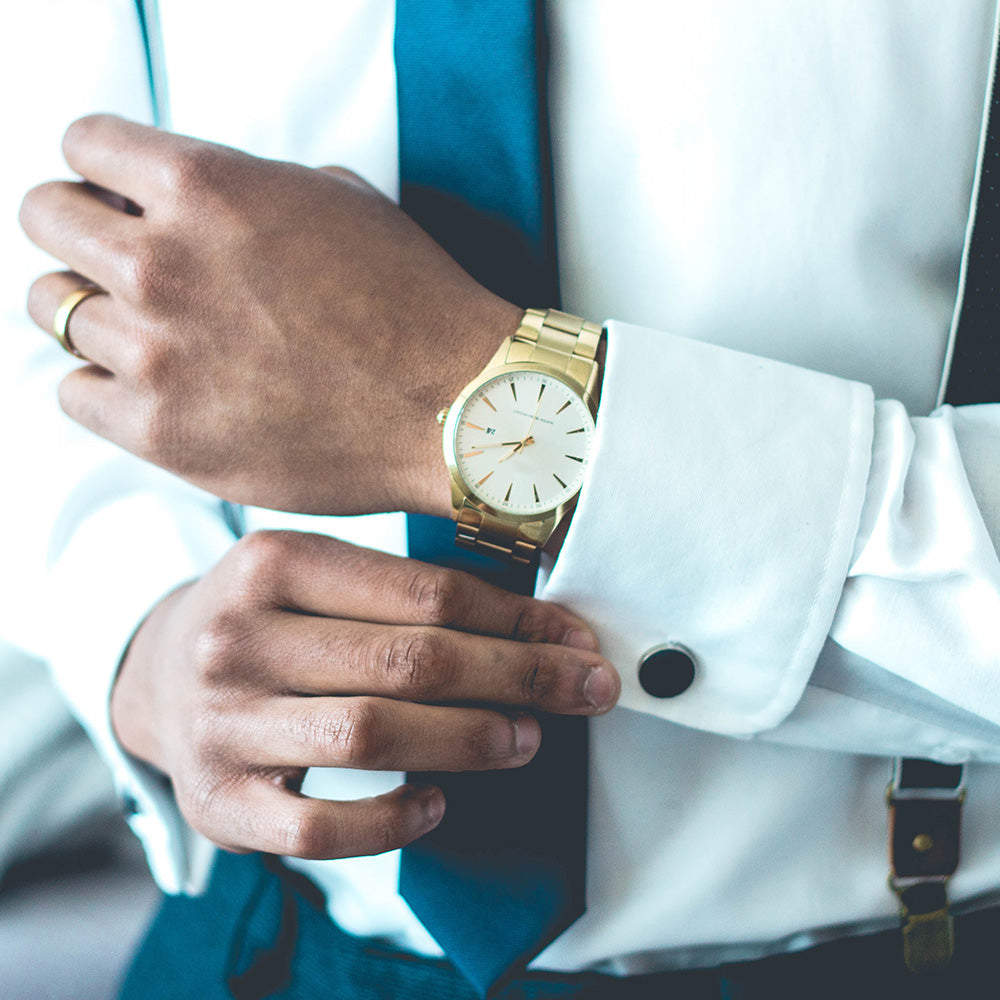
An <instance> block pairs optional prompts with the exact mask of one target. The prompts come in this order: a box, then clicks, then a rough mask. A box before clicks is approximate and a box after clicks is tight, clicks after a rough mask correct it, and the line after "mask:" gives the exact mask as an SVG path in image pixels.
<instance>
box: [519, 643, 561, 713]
mask: <svg viewBox="0 0 1000 1000" xmlns="http://www.w3.org/2000/svg"><path fill="white" fill-rule="evenodd" d="M553 687H554V676H553V672H552V669H551V664H550V662H549V660H548V658H547V657H546V656H545V655H544V653H543V652H542V651H541V650H538V649H531V650H530V651H527V652H526V654H525V659H524V664H523V669H522V671H521V697H522V698H523V699H524V701H525V703H526V704H539V703H541V702H544V701H545V700H546V699H547V698H548V697H549V696H550V695H551V694H552V690H553Z"/></svg>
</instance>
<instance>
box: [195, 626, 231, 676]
mask: <svg viewBox="0 0 1000 1000" xmlns="http://www.w3.org/2000/svg"><path fill="white" fill-rule="evenodd" d="M237 618H238V616H237V614H235V613H233V612H219V613H217V614H215V615H213V616H212V617H210V618H209V619H208V621H207V622H205V623H204V624H203V625H202V626H201V628H200V629H199V630H198V632H197V634H196V635H195V637H194V643H193V650H192V660H193V662H194V665H195V667H196V669H197V670H198V673H199V674H200V675H201V676H203V677H206V678H217V677H218V676H220V675H224V674H228V673H229V672H230V671H231V669H232V668H233V665H234V664H235V662H236V661H237V659H238V657H239V652H240V649H241V646H242V637H241V633H242V629H241V626H240V625H239V624H238V623H237Z"/></svg>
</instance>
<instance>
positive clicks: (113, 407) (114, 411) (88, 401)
mask: <svg viewBox="0 0 1000 1000" xmlns="http://www.w3.org/2000/svg"><path fill="white" fill-rule="evenodd" d="M59 405H60V406H61V407H62V409H63V412H64V413H65V414H66V416H68V417H70V418H71V419H73V420H75V421H76V422H77V423H78V424H80V425H82V426H83V427H86V428H87V429H88V430H91V431H93V432H94V433H95V434H98V435H100V436H101V437H103V438H107V439H108V440H109V441H114V442H115V444H119V445H121V446H122V447H127V443H126V441H125V440H123V437H124V435H123V434H122V427H123V426H126V424H125V422H124V420H123V417H124V416H125V415H126V414H127V413H128V412H129V409H128V406H129V401H128V399H127V398H126V397H125V395H124V393H123V391H122V387H121V383H120V381H119V380H118V379H117V378H115V376H114V375H113V374H112V373H111V372H109V371H105V369H103V368H100V367H98V366H97V365H87V366H86V367H84V368H77V369H76V370H75V371H72V372H70V373H69V374H68V375H67V376H66V377H65V378H64V379H63V380H62V382H60V383H59Z"/></svg>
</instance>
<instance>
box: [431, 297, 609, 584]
mask: <svg viewBox="0 0 1000 1000" xmlns="http://www.w3.org/2000/svg"><path fill="white" fill-rule="evenodd" d="M600 338H601V327H600V326H599V325H598V324H596V323H589V322H587V321H586V320H583V319H581V318H580V317H579V316H570V315H568V314H567V313H563V312H558V311H557V310H555V309H549V310H548V311H543V310H539V309H529V310H528V311H527V312H526V313H525V314H524V318H523V319H522V320H521V325H520V327H519V328H518V330H517V332H516V333H515V334H514V335H513V336H511V337H507V338H506V339H505V340H504V342H503V343H502V344H501V345H500V349H499V350H498V351H497V353H496V354H495V355H494V356H493V358H492V360H491V361H490V363H489V364H488V365H487V366H486V368H485V369H484V370H483V371H482V372H481V373H480V374H479V375H478V376H477V377H476V378H474V379H473V380H472V381H471V382H470V383H469V384H468V385H467V386H466V387H465V388H464V389H463V390H462V392H461V394H460V395H459V397H458V399H456V400H455V402H454V403H453V404H452V405H451V406H450V407H449V408H448V409H447V410H442V411H441V413H439V414H438V422H439V423H442V424H443V425H444V457H445V461H446V462H447V464H448V470H449V471H450V473H451V499H452V507H453V508H454V517H455V520H456V522H457V529H456V533H455V541H456V543H457V544H458V545H460V546H462V547H463V548H468V549H473V550H475V551H478V552H483V553H487V554H489V555H493V556H496V557H497V558H500V559H508V560H512V561H514V562H518V563H526V564H529V565H531V564H534V563H536V562H537V560H538V554H539V552H540V551H541V549H542V547H543V546H544V545H545V543H546V542H547V541H548V540H549V538H550V536H551V535H552V532H553V531H554V530H555V528H556V526H557V525H558V524H559V522H560V521H561V520H562V519H563V518H564V517H565V516H566V514H568V513H569V512H570V511H571V510H572V509H573V506H574V505H575V504H576V498H577V495H578V494H579V492H580V488H581V486H582V485H583V478H584V474H585V472H586V469H587V466H588V464H589V462H590V456H591V451H592V450H593V446H594V419H595V417H596V415H597V404H596V401H595V399H594V389H595V386H596V384H597V376H598V370H597V368H598V366H597V361H596V360H595V355H596V354H597V346H598V343H599V342H600Z"/></svg>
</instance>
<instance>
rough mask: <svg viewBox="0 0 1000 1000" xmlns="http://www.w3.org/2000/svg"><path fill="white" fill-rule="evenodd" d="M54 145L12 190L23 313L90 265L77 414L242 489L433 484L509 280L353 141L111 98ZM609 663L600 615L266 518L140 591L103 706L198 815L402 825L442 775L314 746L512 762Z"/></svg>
mask: <svg viewBox="0 0 1000 1000" xmlns="http://www.w3.org/2000/svg"><path fill="white" fill-rule="evenodd" d="M63 148H64V153H65V156H66V160H67V162H68V163H69V165H70V167H71V168H72V169H73V170H75V171H76V172H77V173H78V174H79V175H80V177H81V178H83V179H82V180H81V181H78V182H70V181H54V182H50V183H47V184H43V185H41V186H39V187H37V188H34V189H33V190H32V191H30V192H29V193H28V194H27V195H26V197H25V199H24V202H23V204H22V208H21V215H20V218H21V223H22V226H23V228H24V230H25V232H26V233H27V234H28V235H29V237H30V238H31V239H32V240H33V241H34V242H35V243H37V244H38V245H39V246H40V247H42V248H43V249H45V250H47V251H48V252H49V253H51V254H53V255H54V256H55V257H57V258H58V259H60V260H61V261H63V262H64V263H65V264H66V265H67V267H68V268H70V269H71V270H69V271H60V272H54V273H51V274H47V275H44V276H42V277H41V278H39V279H38V280H37V281H36V282H35V283H34V285H33V286H32V288H31V290H30V293H29V312H30V313H31V316H32V318H33V319H34V320H35V321H36V322H37V323H38V325H39V326H40V327H41V328H42V329H43V330H45V331H47V332H48V331H51V329H52V322H53V317H54V315H55V312H56V309H57V308H58V305H59V303H60V302H61V301H62V300H63V299H64V298H65V296H66V295H67V294H68V293H69V292H70V291H72V290H73V289H74V288H77V287H79V286H80V284H81V283H82V281H84V280H88V281H92V282H95V283H97V284H98V285H100V286H101V287H102V288H103V289H105V290H106V292H107V294H105V295H97V296H92V297H90V298H88V299H86V300H85V301H84V302H83V303H81V304H80V306H79V307H78V308H77V309H76V311H75V312H74V313H73V316H72V322H71V329H70V334H71V337H72V340H73V343H74V344H75V346H76V347H77V348H78V349H79V350H80V351H81V352H82V353H83V354H84V355H85V356H86V357H87V358H88V359H90V360H91V363H88V364H84V365H82V366H81V367H80V368H78V369H77V370H76V371H74V372H72V373H71V374H69V375H68V376H67V377H66V378H65V379H64V381H63V382H62V384H61V386H60V393H59V398H60V403H61V405H62V407H63V409H64V410H65V411H66V413H67V414H68V415H69V416H70V417H72V418H73V419H74V420H76V421H78V422H79V423H81V424H83V425H84V426H86V427H89V428H90V429H91V430H93V431H95V432H96V433H98V434H100V435H102V436H104V437H106V438H108V439H109V440H111V441H113V442H115V443H117V444H119V445H121V446H122V447H124V448H126V449H128V450H129V451H132V452H133V453H135V454H137V455H139V456H140V457H142V458H144V459H146V460H148V461H150V462H153V463H155V464H157V465H160V466H162V467H163V468H166V469H168V470H170V471H172V472H175V473H177V474H178V475H180V476H182V477H184V478H186V479H188V480H190V481H191V482H193V483H195V484H196V485H198V486H200V487H202V488H204V489H207V490H209V491H211V492H212V493H215V494H216V495H217V496H220V497H223V498H225V499H229V500H232V501H235V502H240V503H248V504H254V505H258V506H266V507H273V508H276V509H281V510H289V511H299V512H303V513H316V514H356V513H370V512H375V511H382V510H409V511H412V512H423V513H431V514H437V515H440V516H448V515H449V514H450V508H451V505H450V489H449V484H448V476H447V471H446V469H445V467H444V463H443V461H442V458H441V449H440V430H439V428H438V427H437V425H436V424H435V422H434V419H433V415H434V414H435V412H436V411H437V410H438V409H439V408H440V407H441V406H443V405H447V404H448V403H450V402H451V400H453V399H454V398H455V396H457V394H458V393H459V391H460V390H461V388H462V387H463V386H464V385H465V384H466V383H467V382H468V381H470V380H471V379H472V378H473V377H474V376H475V375H476V374H477V373H478V372H479V371H480V370H481V369H482V368H483V367H484V366H485V365H486V363H487V361H488V360H489V359H490V357H491V356H492V354H493V352H494V351H495V350H496V348H497V346H498V345H499V343H500V341H501V340H502V339H503V338H504V337H505V336H508V335H509V334H510V333H512V332H513V330H514V329H516V327H517V324H518V322H519V319H520V315H521V311H522V310H521V309H520V308H519V307H517V306H514V305H512V304H511V303H509V302H505V301H504V300H502V299H499V298H498V297H497V296H495V295H493V294H492V293H490V292H489V291H487V290H486V289H485V288H483V287H482V286H481V285H479V284H478V283H477V282H475V281H474V280H473V279H472V278H471V277H470V276H469V275H468V274H466V273H465V272H464V271H463V270H462V269H461V268H460V267H459V266H458V265H457V264H456V263H455V262H454V261H453V260H452V259H451V258H450V257H449V256H448V255H447V254H446V253H445V252H444V251H443V250H442V249H441V248H440V247H439V246H438V245H437V244H436V243H435V242H434V241H433V240H431V239H430V237H428V236H427V235H426V234H425V233H424V232H423V230H421V229H420V228H419V227H418V226H416V225H415V224H414V223H413V222H412V220H410V219H409V218H408V217H407V216H406V215H405V214H404V213H403V212H401V211H400V210H399V209H398V208H397V207H396V206H395V205H393V204H392V203H391V202H390V201H388V200H387V199H386V198H384V197H383V196H382V195H381V194H379V193H378V192H377V191H375V189H373V188H372V187H370V186H369V185H368V184H366V183H365V182H364V181H363V180H361V179H360V178H358V177H357V176H356V175H354V174H352V173H350V172H348V171H345V170H341V169H338V168H325V169H324V170H311V169H308V168H305V167H301V166H297V165H294V164H289V163H279V162H274V161H269V160H261V159H257V158H255V157H251V156H248V155H247V154H245V153H241V152H239V151H236V150H233V149H229V148H227V147H221V146H216V145H212V144H209V143H204V142H200V141H198V140H194V139H191V138H187V137H183V136H175V135H171V134H168V133H164V132H160V131H158V130H156V129H151V128H147V127H145V126H141V125H137V124H135V123H133V122H128V121H125V120H123V119H119V118H115V117H112V116H107V115H98V116H91V117H88V118H84V119H81V120H79V121H77V122H75V123H74V124H73V125H71V126H70V128H69V129H68V131H67V132H66V135H65V137H64V142H63ZM555 544H558V542H556V543H555ZM619 691H620V682H619V679H618V676H617V674H616V673H615V671H614V668H613V667H612V666H611V664H610V663H608V662H607V661H606V660H604V659H603V658H602V657H600V656H599V655H598V653H597V640H596V638H595V636H594V634H593V632H592V631H591V630H590V629H589V628H588V627H587V626H586V624H585V623H583V622H582V621H580V620H579V619H578V618H576V617H575V616H573V615H571V614H570V613H569V612H567V611H566V610H564V609H562V608H559V607H557V606H555V605H551V604H546V603H543V602H539V601H534V600H531V599H528V598H523V597H517V596H514V595H510V594H507V593H505V592H504V591H501V590H497V589H496V588H493V587H490V586H488V585H487V584H484V583H482V582H481V581H478V580H475V579H474V578H472V577H468V576H466V575H464V574H460V573H456V572H453V571H446V570H441V569H438V568H435V567H429V566H426V565H423V564H421V563H417V562H414V561H413V560H406V559H398V558H395V557H390V556H386V555H384V554H381V553H376V552H372V551H369V550H366V549H359V548H356V547H353V546H350V545H347V544H345V543H342V542H338V541H335V540H333V539H329V538H325V537H323V536H317V535H310V534H305V533H296V532H264V533H257V534H254V535H250V536H248V537H247V538H245V539H243V540H242V541H241V542H240V543H238V544H237V545H236V546H235V547H234V549H233V550H232V551H231V552H230V553H229V554H228V555H227V556H226V557H225V558H224V559H222V560H221V561H220V562H219V564H218V565H217V566H216V567H215V568H214V569H212V570H211V571H210V572H209V573H207V574H206V575H205V576H204V577H202V578H201V579H200V580H197V581H193V582H191V583H189V584H187V585H185V586H184V587H181V588H180V589H178V590H177V591H175V592H174V593H172V594H170V595H167V596H166V597H165V598H164V599H163V600H162V601H161V602H160V603H159V604H158V605H157V606H156V607H155V608H154V609H153V610H152V611H151V612H150V614H149V616H148V617H147V618H146V620H145V621H144V622H143V624H142V625H141V627H140V628H139V630H138V632H137V633H136V635H135V637H134V639H133V641H132V644H131V646H130V648H129V650H128V653H127V654H126V656H125V658H124V660H123V663H122V666H121V670H120V672H119V676H118V679H117V682H116V684H115V688H114V692H113V695H112V704H111V714H112V723H113V725H114V728H115V731H116V733H117V735H118V738H119V739H120V741H121V743H122V744H123V746H124V747H125V748H126V749H128V750H129V751H130V752H131V753H133V754H135V755H136V756H137V757H139V758H140V759H142V760H145V761H147V762H149V763H150V764H152V765H154V766H155V767H157V768H159V769H160V770H161V771H162V772H163V773H164V774H166V775H168V776H169V777H170V779H171V781H172V783H173V787H174V790H175V794H176V797H177V801H178V803H179V806H180V808H181V810H182V812H183V813H184V815H185V816H186V818H187V819H188V821H189V822H190V823H191V824H192V825H193V826H194V827H195V828H196V829H198V830H199V831H201V832H202V833H204V834H205V835H206V836H208V837H209V838H211V839H212V840H213V841H215V842H216V843H218V844H220V845H221V846H223V847H226V848H227V849H230V850H238V851H244V850H264V851H268V852H271V853H277V854H286V855H294V856H298V857H306V858H330V857H343V856H352V855H361V854H371V853H377V852H380V851H385V850H390V849H393V848H396V847H400V846H403V845H404V844H406V843H408V842H409V841H411V840H413V839H415V838H416V837H419V836H420V835H422V834H423V833H425V832H427V830H429V829H431V828H433V827H434V826H435V825H436V824H437V823H438V822H440V819H441V817H442V815H443V812H444V808H445V803H444V799H443V795H442V793H441V791H440V790H439V789H437V788H432V787H422V788H418V787H414V786H411V785H404V786H402V787H401V788H398V789H396V790H395V791H393V792H391V793H389V794H388V795H383V796H379V797H377V798H374V799H369V800H362V801H360V802H350V803H347V802H326V801H320V800H314V799H310V798H307V797H304V796H302V795H301V794H300V793H299V788H300V786H301V784H302V780H303V777H304V775H305V772H306V770H307V769H308V768H309V767H310V766H335V767H358V768H364V769H369V770H371V769H374V770H389V771H401V770H484V769H491V768H500V767H517V766H521V765H523V764H524V763H526V762H527V761H528V760H530V759H531V757H532V756H533V755H534V753H535V750H536V749H537V746H538V742H539V739H540V732H539V728H538V723H537V721H536V720H535V718H534V717H533V715H532V714H531V711H532V710H535V709H538V710H544V711H547V712H556V713H566V714H586V715H596V714H599V713H601V712H605V711H607V710H608V709H610V708H611V707H612V706H613V704H614V703H615V701H616V700H617V698H618V694H619Z"/></svg>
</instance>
